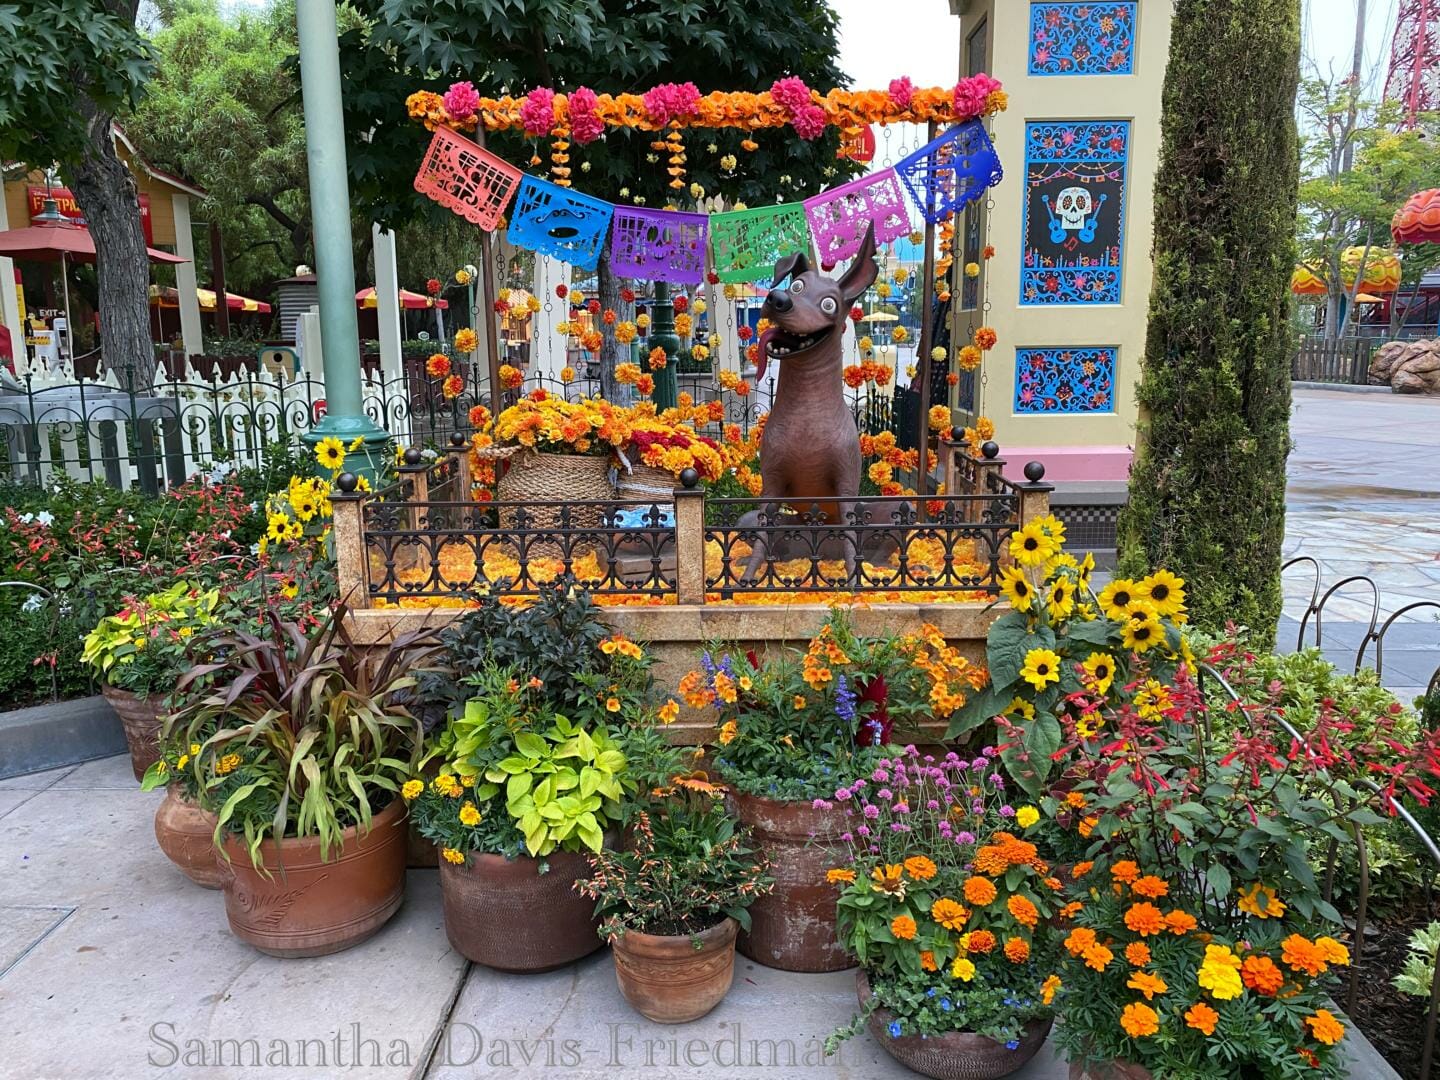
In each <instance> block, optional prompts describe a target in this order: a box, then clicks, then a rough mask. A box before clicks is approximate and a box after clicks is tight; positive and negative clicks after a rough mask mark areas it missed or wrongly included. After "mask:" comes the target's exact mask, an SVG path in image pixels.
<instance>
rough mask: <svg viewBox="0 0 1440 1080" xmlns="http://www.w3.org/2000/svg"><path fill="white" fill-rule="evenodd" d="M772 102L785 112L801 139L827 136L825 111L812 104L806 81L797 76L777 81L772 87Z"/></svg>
mask: <svg viewBox="0 0 1440 1080" xmlns="http://www.w3.org/2000/svg"><path fill="white" fill-rule="evenodd" d="M770 100H771V101H773V102H775V104H776V105H779V106H780V108H782V109H784V110H785V113H786V115H787V116H788V117H789V119H790V124H791V126H792V127H793V128H794V129H795V134H796V135H799V136H800V138H802V139H805V140H810V139H818V138H819V137H820V136H821V135H824V134H825V122H826V121H825V110H824V109H822V108H821V107H820V106H819V105H815V104H812V103H811V101H810V88H809V87H808V86H806V85H805V80H803V79H801V78H799V77H798V76H795V75H791V76H790V77H789V78H785V79H776V80H775V82H774V83H773V84H771V86H770Z"/></svg>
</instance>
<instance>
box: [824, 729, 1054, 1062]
mask: <svg viewBox="0 0 1440 1080" xmlns="http://www.w3.org/2000/svg"><path fill="white" fill-rule="evenodd" d="M998 766H999V762H998V760H997V753H996V750H995V748H994V747H986V748H985V749H984V750H983V751H980V752H978V753H975V754H974V755H973V757H961V756H960V755H959V754H957V753H955V752H953V751H952V752H951V753H948V754H946V755H944V756H943V757H936V756H934V755H929V754H925V755H922V754H921V753H920V752H919V751H918V750H916V748H915V747H914V746H907V747H906V748H905V749H904V751H903V752H899V753H895V754H893V755H892V756H889V757H885V758H882V759H881V760H879V761H878V762H876V763H875V767H874V768H873V769H872V770H871V771H870V772H869V773H868V774H865V775H863V776H860V777H858V778H856V779H853V780H850V781H848V782H847V783H845V784H842V785H841V786H840V787H838V788H837V789H836V790H835V793H834V804H833V805H837V806H840V807H843V808H844V810H845V813H846V815H847V816H848V818H849V821H848V824H847V828H848V831H847V832H845V833H843V834H842V839H843V840H844V841H846V842H847V843H848V845H849V854H848V858H847V859H846V860H845V861H844V862H843V863H842V864H841V865H840V866H838V867H836V868H834V869H832V870H831V871H830V872H829V875H828V877H829V880H830V882H832V883H834V882H840V883H843V889H842V891H841V893H840V899H839V920H838V929H839V934H840V940H841V941H842V942H843V943H844V944H845V945H846V947H847V948H848V949H849V950H850V951H851V952H853V953H854V954H855V957H856V959H857V960H859V962H860V966H861V967H862V968H863V969H864V972H865V977H866V979H867V981H868V982H869V985H870V990H871V996H870V997H869V999H868V1001H866V1002H865V1004H864V1006H863V1008H862V1016H866V1017H868V1015H869V1014H870V1013H871V1012H873V1011H874V1010H876V1009H883V1010H885V1014H886V1015H885V1017H882V1018H889V1022H888V1024H887V1030H888V1032H889V1034H890V1036H891V1037H892V1038H899V1037H901V1036H903V1035H924V1036H929V1035H939V1034H944V1033H946V1032H954V1031H966V1032H972V1033H977V1034H981V1035H985V1036H987V1037H989V1038H991V1039H994V1040H996V1041H997V1042H1001V1043H1005V1044H1006V1045H1008V1046H1009V1047H1010V1048H1011V1049H1015V1048H1016V1047H1018V1046H1019V1044H1020V1041H1021V1040H1022V1038H1024V1037H1025V1036H1026V1035H1027V1033H1028V1034H1030V1035H1036V1034H1037V1029H1038V1028H1040V1027H1042V1026H1045V1025H1046V1022H1047V1020H1048V1018H1049V1016H1050V1015H1051V1012H1052V1006H1053V1004H1054V999H1055V995H1056V992H1057V990H1058V989H1059V985H1060V983H1059V979H1058V978H1057V977H1056V975H1055V967H1054V959H1055V952H1056V949H1057V948H1058V941H1057V933H1056V930H1055V929H1054V926H1053V916H1054V915H1055V912H1056V909H1057V908H1058V906H1059V901H1058V899H1057V894H1058V893H1059V890H1060V889H1061V887H1062V884H1061V882H1060V880H1059V879H1058V878H1056V877H1054V876H1052V874H1051V871H1050V867H1049V865H1048V864H1047V863H1046V862H1045V861H1044V860H1043V859H1042V858H1041V857H1040V855H1039V852H1038V851H1037V849H1036V846H1035V844H1034V843H1033V842H1031V841H1030V840H1028V839H1026V838H1025V836H1024V834H1025V832H1026V830H1027V826H1033V825H1034V823H1035V821H1036V819H1037V818H1038V812H1037V811H1036V810H1035V808H1034V807H1023V808H1021V809H1020V810H1017V809H1016V808H1014V807H1012V806H1011V805H1010V803H1009V802H1008V801H1007V800H1008V787H1009V785H1008V784H1007V781H1006V780H1005V778H1004V777H1003V776H1002V775H1001V774H1000V772H999V768H998ZM826 802H827V805H829V802H828V800H827V801H826ZM858 1026H859V1025H858V1024H852V1025H851V1026H850V1027H848V1028H845V1029H842V1030H841V1031H840V1032H839V1033H838V1037H840V1038H843V1037H848V1036H849V1035H851V1034H854V1033H855V1031H856V1030H857V1029H858ZM1037 1037H1038V1036H1037Z"/></svg>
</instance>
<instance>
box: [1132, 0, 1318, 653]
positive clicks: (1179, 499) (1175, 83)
mask: <svg viewBox="0 0 1440 1080" xmlns="http://www.w3.org/2000/svg"><path fill="white" fill-rule="evenodd" d="M1255 56H1264V57H1265V58H1266V63H1265V64H1263V65H1261V66H1259V67H1257V66H1256V65H1254V63H1253V62H1252V60H1251V58H1252V57H1255ZM1299 58H1300V2H1299V0H1273V2H1272V3H1267V4H1256V3H1254V2H1253V0H1178V2H1177V3H1176V5H1175V19H1174V23H1173V27H1172V36H1171V46H1170V65H1169V68H1168V70H1167V71H1166V75H1165V90H1164V99H1163V117H1162V122H1161V128H1162V146H1161V154H1160V169H1159V172H1158V174H1157V176H1156V179H1155V239H1154V256H1153V257H1154V264H1155V284H1154V288H1153V290H1152V292H1151V298H1150V315H1149V325H1148V330H1147V336H1146V341H1145V355H1144V357H1143V360H1142V364H1141V381H1140V385H1139V388H1138V393H1137V396H1138V399H1139V402H1140V405H1141V409H1142V415H1145V416H1146V420H1145V422H1144V423H1143V424H1141V425H1140V427H1139V430H1138V433H1137V447H1136V462H1135V466H1134V468H1133V469H1132V471H1131V476H1130V502H1129V505H1128V506H1127V507H1126V509H1125V511H1124V513H1123V514H1122V515H1121V519H1120V550H1121V564H1120V565H1121V571H1122V572H1123V573H1125V574H1128V575H1132V576H1133V575H1143V574H1145V573H1147V572H1148V571H1149V570H1151V569H1153V568H1156V567H1166V568H1168V569H1170V570H1173V571H1174V572H1176V573H1177V574H1180V575H1181V576H1182V577H1184V578H1185V579H1186V581H1187V593H1188V598H1189V605H1190V610H1191V614H1192V618H1193V620H1194V622H1195V623H1196V624H1197V625H1200V626H1203V627H1206V628H1210V629H1215V628H1219V627H1223V625H1224V624H1225V623H1226V622H1227V621H1230V620H1233V621H1235V622H1236V623H1239V624H1242V625H1245V626H1249V627H1251V628H1252V629H1253V630H1254V631H1255V632H1256V634H1257V635H1258V636H1259V637H1260V638H1261V639H1262V641H1263V640H1265V639H1271V640H1273V637H1274V634H1275V628H1276V624H1277V621H1278V617H1279V614H1280V548H1281V542H1282V540H1283V538H1284V532H1285V460H1286V456H1287V454H1288V452H1289V419H1290V365H1289V342H1288V339H1287V330H1288V315H1289V310H1290V292H1289V284H1290V275H1291V273H1292V271H1293V270H1294V267H1295V250H1294V233H1295V199H1296V185H1297V180H1298V172H1299V157H1298V152H1297V138H1296V129H1295V90H1296V86H1297V83H1298V81H1299ZM1237 85H1244V86H1245V93H1243V94H1237V93H1234V87H1235V86H1237Z"/></svg>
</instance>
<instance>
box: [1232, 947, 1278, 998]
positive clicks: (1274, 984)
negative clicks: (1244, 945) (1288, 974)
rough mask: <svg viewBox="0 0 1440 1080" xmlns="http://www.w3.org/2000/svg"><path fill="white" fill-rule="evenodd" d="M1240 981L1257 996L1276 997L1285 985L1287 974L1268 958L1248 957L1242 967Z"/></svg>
mask: <svg viewBox="0 0 1440 1080" xmlns="http://www.w3.org/2000/svg"><path fill="white" fill-rule="evenodd" d="M1240 980H1241V981H1242V982H1243V983H1244V984H1245V985H1246V986H1248V987H1249V988H1250V989H1251V990H1254V991H1255V992H1256V993H1257V994H1264V995H1265V996H1266V997H1274V996H1275V995H1276V994H1278V993H1279V992H1280V988H1281V987H1282V986H1284V985H1285V973H1284V972H1283V971H1281V970H1280V969H1279V968H1278V967H1277V966H1276V965H1275V961H1274V960H1271V959H1270V958H1269V957H1268V956H1247V957H1246V958H1245V962H1244V963H1243V964H1241V965H1240Z"/></svg>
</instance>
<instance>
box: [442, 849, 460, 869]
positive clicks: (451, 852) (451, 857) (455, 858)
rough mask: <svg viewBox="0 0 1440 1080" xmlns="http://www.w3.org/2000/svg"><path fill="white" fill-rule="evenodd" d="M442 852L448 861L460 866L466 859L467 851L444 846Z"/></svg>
mask: <svg viewBox="0 0 1440 1080" xmlns="http://www.w3.org/2000/svg"><path fill="white" fill-rule="evenodd" d="M440 854H441V855H442V856H443V857H444V859H445V861H446V862H448V863H453V864H454V865H455V866H459V865H460V864H461V863H463V862H464V861H465V853H464V852H463V851H456V850H455V849H454V848H449V847H447V848H442V849H441V850H440Z"/></svg>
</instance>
